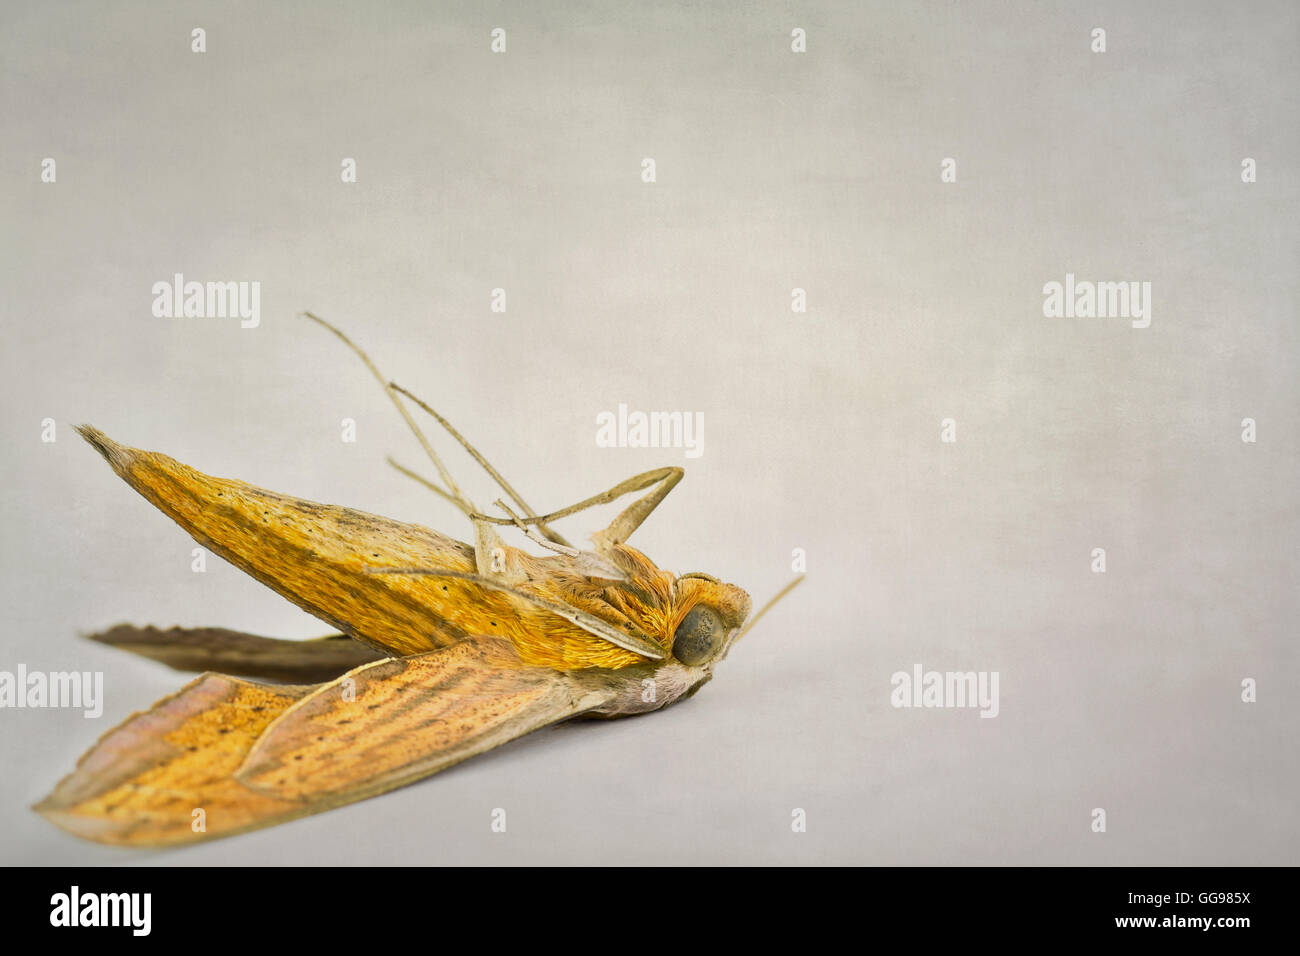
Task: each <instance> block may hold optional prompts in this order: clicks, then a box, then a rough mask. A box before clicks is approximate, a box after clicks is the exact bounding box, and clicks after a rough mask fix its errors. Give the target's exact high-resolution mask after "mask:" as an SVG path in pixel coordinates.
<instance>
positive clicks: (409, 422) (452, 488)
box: [302, 312, 476, 515]
mask: <svg viewBox="0 0 1300 956" xmlns="http://www.w3.org/2000/svg"><path fill="white" fill-rule="evenodd" d="M302 314H303V315H304V316H306V317H307V318H309V319H311V320H312V321H313V322H316V323H319V324H320V325H323V326H324V327H325V328H327V329H329V330H330V331H331V332H333V333H334V334H335V335H337V336H338V337H339V338H340V339H341V340H342V341H343V344H344V345H346V346H347V347H348V348H350V349H351V350H352V351H353V352H354V353H356V356H357V358H359V359H361V361H362V362H364V363H365V365H366V368H368V369H370V373H371V374H372V375H374V377H375V379H376V380H377V381H378V382H379V384H380V385H381V386H383V389H384V394H385V395H387V396H388V397H389V398H390V399H391V400H392V402H393V404H394V405H396V406H397V410H398V412H400V413H401V415H402V419H403V420H404V421H405V422H406V426H407V427H408V428H409V429H410V430H411V434H413V435H414V436H415V437H416V439H417V440H418V441H419V442H420V446H421V447H422V448H423V449H424V453H425V454H426V455H428V456H429V460H430V461H432V462H433V465H434V467H435V468H437V469H438V476H439V477H440V478H442V483H443V484H444V485H446V486H447V488H448V490H449V493H448V492H440V493H441V494H442V495H443V497H445V498H447V499H448V500H449V501H451V503H452V504H454V505H455V506H456V507H457V508H459V509H460V510H461V511H462V512H464V513H465V514H466V515H470V514H473V513H474V511H475V510H476V509H475V508H474V504H473V502H471V501H470V500H469V499H468V498H466V497H465V495H464V494H462V493H461V490H460V488H459V487H457V485H456V482H455V480H454V479H453V478H452V477H451V473H450V472H449V471H447V467H446V465H444V464H443V463H442V459H441V458H439V457H438V453H437V452H436V451H434V450H433V446H432V445H430V444H429V439H427V438H426V437H425V436H424V432H422V431H420V426H419V425H417V424H415V419H414V418H412V417H411V413H410V412H408V411H407V410H406V406H405V405H403V404H402V402H401V401H400V400H399V399H398V397H397V396H396V395H394V394H393V389H392V386H391V385H390V384H389V382H388V379H387V378H385V377H384V376H383V375H382V374H381V373H380V371H379V369H378V368H376V367H375V363H374V362H372V361H370V356H368V355H367V354H366V353H365V352H363V351H362V350H361V348H360V346H358V345H357V344H356V343H355V342H353V341H352V340H351V339H350V338H348V337H347V336H346V335H344V334H343V333H342V332H341V331H339V330H338V329H336V328H335V327H334V326H332V325H330V324H329V323H328V322H326V321H325V320H324V319H322V318H320V317H319V316H316V315H313V314H312V313H310V312H304V313H302Z"/></svg>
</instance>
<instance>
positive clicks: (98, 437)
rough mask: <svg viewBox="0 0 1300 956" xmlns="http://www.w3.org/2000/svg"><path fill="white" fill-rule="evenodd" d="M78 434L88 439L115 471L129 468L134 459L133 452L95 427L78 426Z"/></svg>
mask: <svg viewBox="0 0 1300 956" xmlns="http://www.w3.org/2000/svg"><path fill="white" fill-rule="evenodd" d="M76 428H77V434H79V435H80V436H81V437H82V438H84V439H86V441H87V442H89V443H90V446H91V447H92V448H94V449H95V451H97V452H99V453H100V454H101V455H103V456H104V460H105V461H107V462H108V463H109V464H110V465H112V466H113V470H114V471H122V470H123V469H125V468H127V467H128V466H129V465H130V464H131V461H132V459H133V457H134V456H133V454H132V450H131V449H130V448H127V447H126V446H125V445H120V444H118V443H117V442H115V441H113V439H111V438H109V437H108V436H107V435H105V434H104V433H103V432H101V431H100V430H99V429H98V428H96V427H95V426H94V425H78V426H76Z"/></svg>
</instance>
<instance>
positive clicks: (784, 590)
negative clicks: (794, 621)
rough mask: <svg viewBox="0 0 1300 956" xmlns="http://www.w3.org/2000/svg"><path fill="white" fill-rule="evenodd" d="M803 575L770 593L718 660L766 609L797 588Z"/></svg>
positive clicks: (759, 618)
mask: <svg viewBox="0 0 1300 956" xmlns="http://www.w3.org/2000/svg"><path fill="white" fill-rule="evenodd" d="M805 577H807V575H806V574H800V575H799V576H798V577H796V578H795V579H794V580H793V581H791V582H790V583H789V584H787V585H786V586H785V587H783V588H782V589H781V590H779V591H777V592H776V593H775V594H774V595H772V597H770V598H769V599H768V601H767V603H766V604H764V605H763V606H762V607H761V608H759V611H758V613H757V614H755V615H754V616H753V617H751V618H750V619H749V621H748V622H746V624H745V626H744V627H742V628H741V629H740V630H739V631H738V632H737V633H736V636H735V637H733V638H732V639H731V643H729V644H728V645H727V649H726V650H725V651H723V652H722V658H719V659H720V660H721V659H725V658H726V656H727V654H728V653H729V652H730V651H731V648H732V645H734V644H735V643H736V642H737V641H739V640H740V639H741V638H742V637H744V636H745V635H746V634H748V633H749V631H750V629H751V628H752V627H753V626H754V625H755V624H757V623H758V622H759V621H760V620H761V619H762V617H763V615H764V614H766V613H767V612H768V611H770V610H772V608H774V607H776V603H777V602H778V601H780V600H781V599H782V598H783V597H785V596H786V595H787V594H789V593H790V592H791V591H793V590H794V589H795V588H797V587H798V586H799V585H800V584H802V583H803V579H804V578H805Z"/></svg>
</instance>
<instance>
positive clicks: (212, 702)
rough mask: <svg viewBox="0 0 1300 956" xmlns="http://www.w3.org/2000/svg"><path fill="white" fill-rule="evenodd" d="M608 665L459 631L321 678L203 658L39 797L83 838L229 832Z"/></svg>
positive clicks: (575, 709)
mask: <svg viewBox="0 0 1300 956" xmlns="http://www.w3.org/2000/svg"><path fill="white" fill-rule="evenodd" d="M614 693H615V688H614V685H613V684H612V683H611V682H610V681H609V680H608V679H607V678H605V677H602V678H592V677H591V676H590V675H587V674H584V673H583V672H580V671H578V672H564V671H555V670H551V669H550V668H539V667H526V666H522V665H520V664H519V663H518V658H517V656H515V652H514V651H513V650H512V648H511V647H510V646H509V645H507V644H506V643H505V642H502V641H497V640H492V639H482V640H477V639H476V640H469V641H464V642H462V643H460V644H456V645H454V646H452V647H449V648H445V649H442V650H438V651H433V652H430V653H427V654H419V655H415V656H411V657H403V658H388V659H384V660H378V661H374V662H371V663H368V664H363V665H361V666H360V667H356V668H354V669H353V670H351V671H349V672H348V673H346V674H344V675H343V676H342V677H340V678H338V679H337V680H333V681H330V682H329V683H325V684H317V685H281V686H265V685H261V684H255V683H251V682H249V681H244V680H240V679H238V678H233V677H227V676H224V675H221V674H205V675H203V676H202V677H199V678H197V679H196V680H194V681H193V682H191V683H190V684H188V685H186V686H185V687H184V688H183V689H182V690H180V691H179V692H178V693H176V694H174V695H172V696H170V697H166V698H164V699H163V700H161V701H159V702H158V703H157V704H155V705H154V706H153V707H152V708H150V709H149V710H148V711H147V712H145V713H141V714H136V715H134V716H132V717H130V718H129V719H128V720H127V721H126V722H125V723H123V724H122V725H120V726H119V727H117V728H115V729H114V730H111V731H109V732H108V733H107V734H105V735H104V736H103V737H102V738H100V740H99V742H98V743H97V744H96V745H95V746H94V747H93V748H92V749H91V750H90V751H89V752H88V753H86V754H85V756H83V757H82V758H81V760H80V761H78V763H77V768H76V770H75V771H74V772H73V773H72V774H71V775H69V776H68V777H66V778H64V779H63V780H62V781H61V782H60V783H59V785H58V786H57V787H56V788H55V789H54V792H53V793H51V794H50V795H49V796H48V797H46V798H45V799H44V800H43V801H41V802H40V803H39V804H37V805H36V807H35V809H36V810H37V811H38V812H40V813H41V814H43V815H44V816H45V817H46V818H47V819H49V820H50V821H52V822H53V823H55V824H57V825H58V826H60V827H62V828H63V829H65V830H67V831H69V832H71V833H74V834H76V835H77V836H80V837H84V838H86V839H90V840H96V841H99V842H101V843H111V844H118V845H126V846H162V845H169V844H179V843H189V842H196V841H199V840H204V839H212V838H215V837H222V836H230V835H232V834H235V833H239V832H242V831H245V830H251V829H255V828H258V827H263V826H269V825H271V824H275V823H281V822H284V821H286V820H291V819H293V818H295V817H300V816H306V815H308V814H312V813H318V812H320V811H322V810H327V809H330V808H331V807H336V806H340V805H342V804H345V803H351V802H353V801H355V800H360V799H363V798H365V797H369V796H374V795H376V794H379V793H383V792H385V791H387V790H392V789H394V788H396V787H400V786H403V785H405V784H408V783H411V782H413V781H415V780H418V779H420V778H422V777H426V776H428V775H430V774H433V773H436V772H438V771H439V770H442V769H445V768H446V767H449V766H451V765H453V764H455V763H458V762H460V761H461V760H465V759H467V758H469V757H472V756H474V755H476V754H479V753H483V752H484V751H487V750H490V749H492V748H493V747H497V746H499V745H501V744H503V743H505V742H507V741H509V740H513V739H515V738H517V737H520V736H523V735H524V734H527V733H530V732H532V731H534V730H537V729H539V728H542V727H545V726H547V725H549V724H553V723H556V722H558V721H561V720H566V719H568V718H570V717H575V716H577V715H579V714H582V713H585V712H587V711H589V710H592V709H594V708H598V707H600V706H602V705H603V704H607V703H608V702H609V701H610V700H611V699H612V697H613V695H614Z"/></svg>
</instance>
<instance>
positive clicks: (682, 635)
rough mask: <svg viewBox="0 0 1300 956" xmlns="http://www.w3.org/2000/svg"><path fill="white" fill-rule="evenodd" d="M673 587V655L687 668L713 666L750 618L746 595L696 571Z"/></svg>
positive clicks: (731, 585) (680, 578) (682, 578)
mask: <svg viewBox="0 0 1300 956" xmlns="http://www.w3.org/2000/svg"><path fill="white" fill-rule="evenodd" d="M673 587H674V595H673V598H674V600H673V606H674V613H673V618H672V620H671V622H670V625H671V627H672V635H673V646H672V656H673V658H674V659H675V660H677V661H679V662H681V663H682V664H685V665H686V666H687V667H703V668H712V667H713V665H714V664H716V663H717V662H718V661H720V660H721V659H722V658H723V657H724V656H725V655H726V653H727V649H728V648H729V647H730V646H731V642H732V641H734V640H735V639H736V635H737V634H738V633H739V631H740V628H741V626H742V625H743V624H744V623H745V619H746V618H747V617H749V607H750V601H749V595H748V594H747V593H745V591H744V590H743V589H741V588H738V587H736V585H734V584H727V583H726V582H724V581H719V580H718V579H717V578H715V577H712V576H711V575H708V574H703V573H699V572H695V573H691V574H683V575H682V576H681V577H679V578H678V579H677V580H676V582H675V583H674V585H673Z"/></svg>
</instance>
